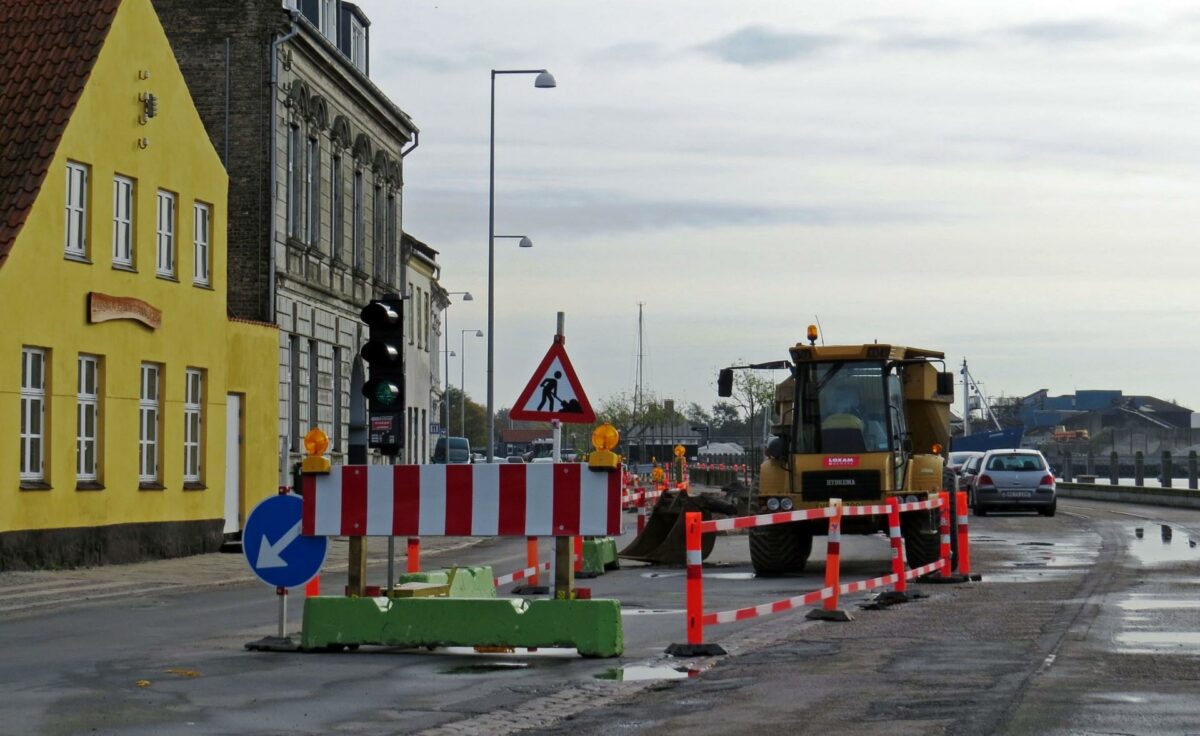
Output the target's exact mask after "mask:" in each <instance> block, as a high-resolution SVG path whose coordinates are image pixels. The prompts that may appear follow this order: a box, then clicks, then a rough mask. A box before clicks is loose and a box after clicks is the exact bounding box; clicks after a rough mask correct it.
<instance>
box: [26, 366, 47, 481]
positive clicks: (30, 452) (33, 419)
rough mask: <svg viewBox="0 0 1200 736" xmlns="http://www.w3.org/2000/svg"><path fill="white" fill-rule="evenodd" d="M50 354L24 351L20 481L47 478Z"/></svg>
mask: <svg viewBox="0 0 1200 736" xmlns="http://www.w3.org/2000/svg"><path fill="white" fill-rule="evenodd" d="M49 357H50V353H49V351H48V350H44V349H42V348H21V458H20V465H21V469H20V472H21V480H22V481H34V482H40V481H44V480H45V479H46V472H45V458H46V397H47V396H48V395H49V392H48V391H47V390H46V388H47V384H48V383H49V381H47V380H46V372H47V365H48V359H49Z"/></svg>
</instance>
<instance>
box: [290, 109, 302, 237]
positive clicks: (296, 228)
mask: <svg viewBox="0 0 1200 736" xmlns="http://www.w3.org/2000/svg"><path fill="white" fill-rule="evenodd" d="M287 135H288V140H287V234H288V237H290V238H299V237H300V217H301V216H302V212H301V199H300V197H301V192H300V189H301V187H302V186H303V183H302V181H301V179H302V173H303V168H302V167H303V162H302V161H301V160H300V146H301V144H300V126H299V125H297V124H296V123H292V124H291V125H289V126H288V133H287Z"/></svg>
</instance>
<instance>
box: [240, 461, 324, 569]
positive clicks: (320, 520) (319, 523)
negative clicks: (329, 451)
mask: <svg viewBox="0 0 1200 736" xmlns="http://www.w3.org/2000/svg"><path fill="white" fill-rule="evenodd" d="M313 516H314V521H313V527H314V529H315V532H314V533H315V534H317V535H318V536H334V537H336V536H340V535H341V533H342V474H341V473H330V474H329V477H328V479H327V484H326V486H325V488H324V489H323V491H322V492H321V493H318V494H317V495H316V509H315V512H314V514H313ZM255 552H256V553H257V550H255Z"/></svg>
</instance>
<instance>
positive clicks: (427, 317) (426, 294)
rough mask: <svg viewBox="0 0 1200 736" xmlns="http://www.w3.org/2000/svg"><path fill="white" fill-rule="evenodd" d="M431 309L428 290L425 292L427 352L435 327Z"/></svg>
mask: <svg viewBox="0 0 1200 736" xmlns="http://www.w3.org/2000/svg"><path fill="white" fill-rule="evenodd" d="M429 309H430V304H429V292H428V291H427V292H425V311H424V315H425V330H424V332H425V352H427V353H428V352H429V332H430V330H431V329H432V327H433V325H432V323H431V320H430V319H429V315H430V312H429Z"/></svg>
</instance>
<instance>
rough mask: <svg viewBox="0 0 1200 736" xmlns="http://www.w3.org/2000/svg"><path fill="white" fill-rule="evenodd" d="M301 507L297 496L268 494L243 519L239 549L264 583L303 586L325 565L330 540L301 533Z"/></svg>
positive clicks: (280, 585)
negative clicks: (240, 547)
mask: <svg viewBox="0 0 1200 736" xmlns="http://www.w3.org/2000/svg"><path fill="white" fill-rule="evenodd" d="M302 508H303V504H302V502H301V501H300V497H299V496H292V495H287V496H269V497H267V498H265V499H263V500H262V501H261V502H260V503H259V504H258V505H257V506H255V507H254V510H253V511H251V512H250V518H248V519H246V528H245V529H244V530H243V531H242V552H243V553H244V554H245V555H246V562H248V563H249V564H250V569H251V570H252V571H253V572H254V574H255V575H257V576H258V577H259V579H260V580H262V581H263V582H264V583H266V584H267V585H273V586H275V587H277V588H279V587H282V588H295V587H298V586H300V585H304V584H305V583H307V582H308V581H309V580H312V579H313V578H314V577H315V576H316V574H317V573H318V572H320V570H321V565H323V564H325V554H326V553H327V552H328V551H329V539H328V537H304V536H301V535H300V518H301V509H302Z"/></svg>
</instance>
